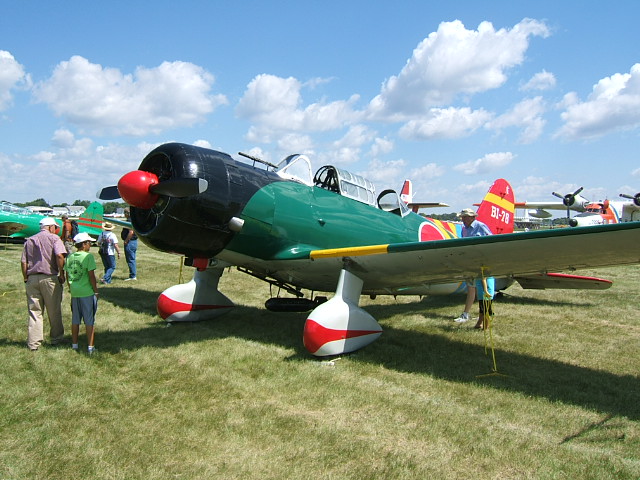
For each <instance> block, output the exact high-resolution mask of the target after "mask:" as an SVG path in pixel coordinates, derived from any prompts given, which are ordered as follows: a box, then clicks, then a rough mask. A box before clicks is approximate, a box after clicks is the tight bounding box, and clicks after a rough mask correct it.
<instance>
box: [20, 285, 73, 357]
mask: <svg viewBox="0 0 640 480" xmlns="http://www.w3.org/2000/svg"><path fill="white" fill-rule="evenodd" d="M25 286H26V292H27V307H28V309H29V321H28V326H27V328H28V334H27V346H28V347H29V348H30V349H31V350H34V349H37V348H38V347H39V346H40V345H41V344H42V342H43V341H44V325H43V322H44V311H45V310H46V311H47V316H48V317H49V325H50V327H51V331H50V336H51V343H52V344H54V345H55V344H56V343H58V342H60V341H61V340H62V338H63V337H64V325H63V324H62V285H61V284H60V282H59V281H58V277H57V276H56V275H42V274H34V275H29V279H28V280H27V283H26V285H25Z"/></svg>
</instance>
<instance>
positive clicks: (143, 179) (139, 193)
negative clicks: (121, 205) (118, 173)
mask: <svg viewBox="0 0 640 480" xmlns="http://www.w3.org/2000/svg"><path fill="white" fill-rule="evenodd" d="M157 184H158V177H157V176H156V175H155V174H153V173H151V172H143V171H142V170H134V171H133V172H129V173H127V174H126V175H125V176H123V177H122V178H121V179H120V181H119V182H118V191H119V192H120V196H121V197H122V199H123V200H124V201H125V202H127V203H128V204H129V205H131V206H133V207H137V208H143V209H145V210H148V209H150V208H151V207H153V206H154V205H155V203H156V202H157V201H158V195H156V194H155V193H151V192H150V190H149V188H150V187H151V186H153V185H157Z"/></svg>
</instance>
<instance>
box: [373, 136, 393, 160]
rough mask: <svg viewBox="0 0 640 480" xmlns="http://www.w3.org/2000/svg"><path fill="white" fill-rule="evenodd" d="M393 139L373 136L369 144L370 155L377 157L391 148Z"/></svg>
mask: <svg viewBox="0 0 640 480" xmlns="http://www.w3.org/2000/svg"><path fill="white" fill-rule="evenodd" d="M393 146H394V145H393V141H391V140H389V139H387V138H379V137H378V138H375V139H374V140H373V145H371V150H370V152H369V154H370V155H371V156H372V157H378V156H380V155H385V154H387V153H389V152H391V151H392V150H393Z"/></svg>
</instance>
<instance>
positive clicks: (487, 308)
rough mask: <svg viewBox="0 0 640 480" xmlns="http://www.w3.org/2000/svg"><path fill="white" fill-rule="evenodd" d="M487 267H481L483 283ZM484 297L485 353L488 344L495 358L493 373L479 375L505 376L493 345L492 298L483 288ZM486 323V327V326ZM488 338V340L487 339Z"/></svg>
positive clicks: (492, 356) (493, 358)
mask: <svg viewBox="0 0 640 480" xmlns="http://www.w3.org/2000/svg"><path fill="white" fill-rule="evenodd" d="M485 268H486V267H481V273H482V279H483V285H484V280H485V275H484V270H485ZM482 295H483V299H482V306H483V310H484V322H483V324H482V329H483V331H484V353H485V355H486V354H487V346H488V347H489V348H490V349H491V358H492V360H493V368H492V369H491V373H487V374H484V375H477V377H478V378H480V377H489V376H493V375H501V376H505V375H503V374H501V373H499V372H498V364H497V363H496V351H495V349H494V347H493V315H492V313H491V300H487V299H485V298H484V290H483V294H482ZM485 325H486V328H485ZM487 340H488V341H487Z"/></svg>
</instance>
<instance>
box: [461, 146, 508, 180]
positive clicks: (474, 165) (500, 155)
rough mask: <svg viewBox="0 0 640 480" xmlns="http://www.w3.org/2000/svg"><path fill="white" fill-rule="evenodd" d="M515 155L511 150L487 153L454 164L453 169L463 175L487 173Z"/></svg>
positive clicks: (504, 163)
mask: <svg viewBox="0 0 640 480" xmlns="http://www.w3.org/2000/svg"><path fill="white" fill-rule="evenodd" d="M514 158H515V155H514V154H513V153H511V152H496V153H487V154H486V155H485V156H484V157H482V158H478V159H477V160H472V161H469V162H466V163H461V164H459V165H456V166H455V167H453V168H454V170H458V171H459V172H462V173H464V174H465V175H475V174H480V173H489V172H492V171H494V170H497V169H499V168H501V167H504V166H505V165H508V164H509V163H511V161H512V160H513V159H514Z"/></svg>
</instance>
